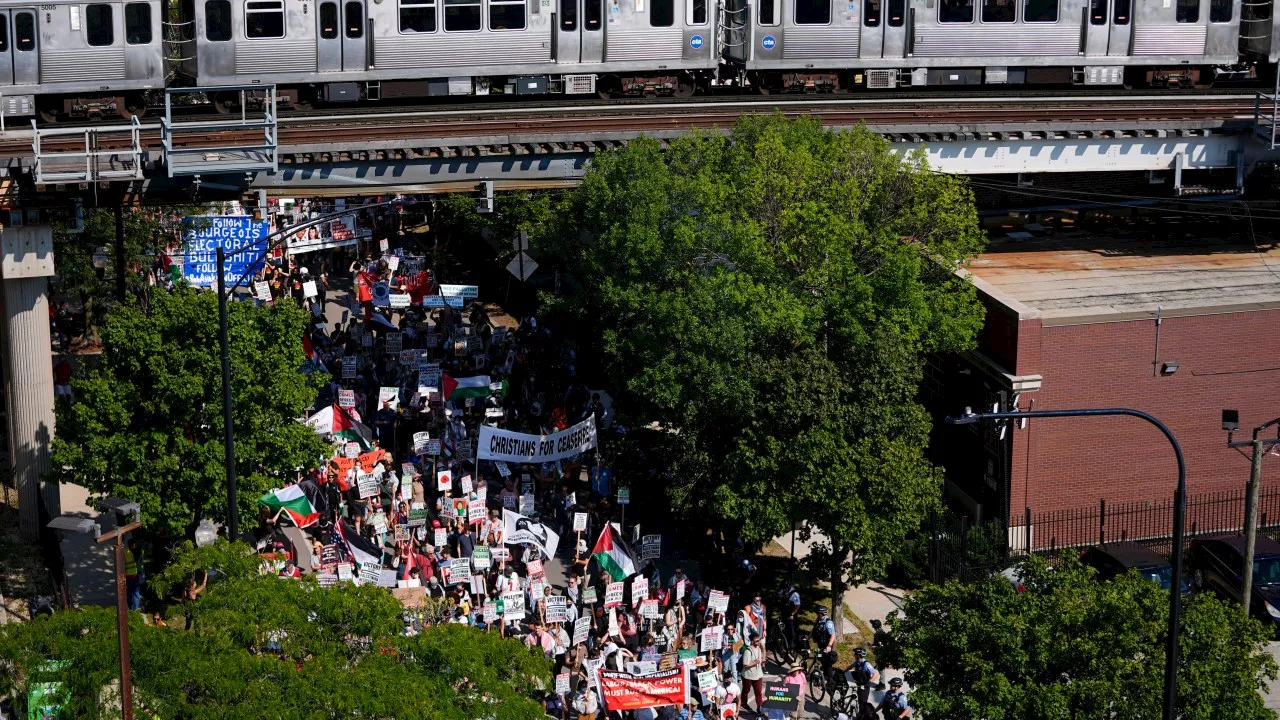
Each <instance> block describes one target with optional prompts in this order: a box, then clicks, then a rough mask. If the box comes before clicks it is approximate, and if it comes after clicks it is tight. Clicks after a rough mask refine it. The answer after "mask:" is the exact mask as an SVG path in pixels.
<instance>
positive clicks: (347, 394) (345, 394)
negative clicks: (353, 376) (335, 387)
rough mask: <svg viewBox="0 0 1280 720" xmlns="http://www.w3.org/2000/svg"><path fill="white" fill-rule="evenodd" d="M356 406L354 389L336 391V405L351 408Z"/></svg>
mask: <svg viewBox="0 0 1280 720" xmlns="http://www.w3.org/2000/svg"><path fill="white" fill-rule="evenodd" d="M355 406H356V391H355V390H339V391H338V407H344V408H353V407H355Z"/></svg>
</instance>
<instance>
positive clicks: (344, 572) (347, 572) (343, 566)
mask: <svg viewBox="0 0 1280 720" xmlns="http://www.w3.org/2000/svg"><path fill="white" fill-rule="evenodd" d="M338 579H339V580H341V581H342V582H351V581H352V580H354V579H355V578H354V577H352V575H351V563H338Z"/></svg>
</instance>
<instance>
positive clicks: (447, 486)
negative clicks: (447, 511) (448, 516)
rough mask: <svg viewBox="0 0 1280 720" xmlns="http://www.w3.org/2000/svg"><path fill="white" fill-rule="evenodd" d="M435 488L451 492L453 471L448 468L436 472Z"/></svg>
mask: <svg viewBox="0 0 1280 720" xmlns="http://www.w3.org/2000/svg"><path fill="white" fill-rule="evenodd" d="M436 490H438V491H440V492H445V493H447V492H453V473H451V472H449V471H448V470H441V471H439V472H437V473H436Z"/></svg>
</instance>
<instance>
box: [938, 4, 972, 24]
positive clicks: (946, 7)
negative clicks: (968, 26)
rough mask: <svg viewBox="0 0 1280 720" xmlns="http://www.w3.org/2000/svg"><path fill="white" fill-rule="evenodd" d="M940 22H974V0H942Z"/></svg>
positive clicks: (939, 9) (939, 14) (939, 6)
mask: <svg viewBox="0 0 1280 720" xmlns="http://www.w3.org/2000/svg"><path fill="white" fill-rule="evenodd" d="M938 22H944V23H967V22H973V0H940V2H939V4H938Z"/></svg>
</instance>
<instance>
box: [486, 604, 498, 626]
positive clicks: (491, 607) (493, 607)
mask: <svg viewBox="0 0 1280 720" xmlns="http://www.w3.org/2000/svg"><path fill="white" fill-rule="evenodd" d="M497 619H498V603H496V602H493V601H486V602H485V604H484V621H485V622H487V623H491V622H494V621H496V620H497Z"/></svg>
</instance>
